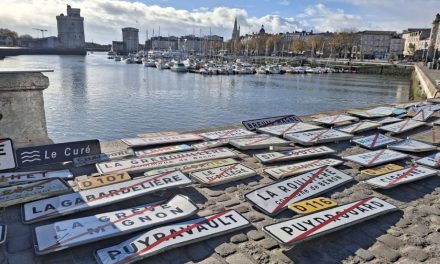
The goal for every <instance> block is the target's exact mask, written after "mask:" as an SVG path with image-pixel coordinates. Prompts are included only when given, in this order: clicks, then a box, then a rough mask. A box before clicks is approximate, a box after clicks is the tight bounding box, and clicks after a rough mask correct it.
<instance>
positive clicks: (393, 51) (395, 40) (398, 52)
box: [387, 36, 405, 59]
mask: <svg viewBox="0 0 440 264" xmlns="http://www.w3.org/2000/svg"><path fill="white" fill-rule="evenodd" d="M404 43H405V40H404V39H402V38H401V37H399V36H393V37H392V38H391V39H390V50H389V54H388V56H387V58H389V57H390V56H391V55H393V56H394V58H395V59H399V58H402V57H403V48H404Z"/></svg>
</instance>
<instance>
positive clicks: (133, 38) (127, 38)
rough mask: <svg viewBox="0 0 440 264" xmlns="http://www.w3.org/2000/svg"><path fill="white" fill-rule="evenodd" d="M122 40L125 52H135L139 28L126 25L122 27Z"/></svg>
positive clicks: (137, 44)
mask: <svg viewBox="0 0 440 264" xmlns="http://www.w3.org/2000/svg"><path fill="white" fill-rule="evenodd" d="M122 42H124V47H125V52H126V53H132V52H137V51H138V49H139V29H137V28H132V27H126V28H123V29H122Z"/></svg>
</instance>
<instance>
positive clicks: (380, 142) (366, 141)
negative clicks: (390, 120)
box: [351, 133, 397, 149]
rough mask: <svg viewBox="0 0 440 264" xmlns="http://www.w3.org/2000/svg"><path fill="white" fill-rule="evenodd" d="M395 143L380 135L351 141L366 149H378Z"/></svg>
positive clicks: (389, 138) (391, 139) (390, 138)
mask: <svg viewBox="0 0 440 264" xmlns="http://www.w3.org/2000/svg"><path fill="white" fill-rule="evenodd" d="M396 141H397V140H396V139H394V138H392V137H388V136H385V135H383V134H380V133H377V134H375V135H371V136H366V137H359V138H354V139H353V140H351V142H353V143H355V144H358V145H360V146H362V147H365V148H368V149H376V148H380V147H383V146H386V145H388V144H391V143H394V142H396Z"/></svg>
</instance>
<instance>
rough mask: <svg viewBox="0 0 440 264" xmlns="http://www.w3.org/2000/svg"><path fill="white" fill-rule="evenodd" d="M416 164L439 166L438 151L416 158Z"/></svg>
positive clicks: (439, 156)
mask: <svg viewBox="0 0 440 264" xmlns="http://www.w3.org/2000/svg"><path fill="white" fill-rule="evenodd" d="M416 162H417V163H418V164H422V165H426V166H429V167H433V168H437V167H438V166H440V152H437V153H435V154H432V155H429V156H428V157H424V158H421V159H418V160H416Z"/></svg>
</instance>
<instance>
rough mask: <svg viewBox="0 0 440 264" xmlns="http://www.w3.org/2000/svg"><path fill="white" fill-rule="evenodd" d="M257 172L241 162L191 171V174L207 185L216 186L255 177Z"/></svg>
mask: <svg viewBox="0 0 440 264" xmlns="http://www.w3.org/2000/svg"><path fill="white" fill-rule="evenodd" d="M255 175H257V173H256V172H255V171H254V170H253V169H251V168H249V167H246V166H244V165H243V164H240V163H235V164H232V165H226V166H222V167H217V168H213V169H207V170H201V171H195V172H191V173H190V176H191V177H192V178H194V179H195V180H196V181H198V182H200V183H201V184H203V185H205V186H215V185H219V184H224V183H228V182H233V181H238V180H241V179H245V178H249V177H253V176H255Z"/></svg>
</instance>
